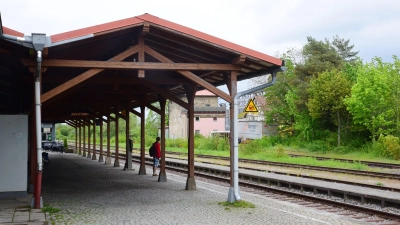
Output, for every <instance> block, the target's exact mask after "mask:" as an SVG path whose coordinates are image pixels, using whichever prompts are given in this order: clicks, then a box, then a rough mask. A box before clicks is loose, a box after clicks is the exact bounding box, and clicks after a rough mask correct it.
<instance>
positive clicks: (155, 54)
mask: <svg viewBox="0 0 400 225" xmlns="http://www.w3.org/2000/svg"><path fill="white" fill-rule="evenodd" d="M145 51H146V53H147V54H149V55H151V56H153V57H154V58H156V59H158V60H160V62H163V63H173V62H172V61H171V60H170V59H168V58H166V57H165V56H163V55H161V54H159V53H158V52H156V51H154V50H153V49H151V48H150V47H148V46H145ZM229 65H230V64H229ZM232 66H233V65H232ZM232 70H237V69H232ZM177 72H178V73H180V74H182V75H183V76H184V77H186V78H188V79H189V80H191V81H193V82H195V83H196V84H198V85H200V86H202V87H204V88H205V89H207V90H209V91H210V92H212V93H214V94H215V95H217V96H218V97H221V98H222V99H224V100H225V101H227V102H229V103H231V101H232V98H231V97H230V96H229V95H228V94H226V93H225V92H223V91H221V90H219V89H218V88H216V87H214V85H212V84H210V83H208V82H207V81H205V80H203V79H201V78H200V77H198V76H196V75H195V74H193V73H192V72H190V71H182V70H179V71H177Z"/></svg>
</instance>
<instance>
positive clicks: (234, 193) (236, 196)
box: [227, 67, 286, 203]
mask: <svg viewBox="0 0 400 225" xmlns="http://www.w3.org/2000/svg"><path fill="white" fill-rule="evenodd" d="M284 70H286V68H285V67H280V68H277V69H275V70H273V71H272V81H271V82H269V83H266V84H263V85H260V86H258V87H254V88H252V89H250V90H247V91H243V92H239V93H237V94H236V96H235V98H234V100H233V104H234V117H233V126H234V128H233V139H234V140H233V143H234V150H233V188H232V187H230V188H229V192H228V200H227V201H228V202H231V203H232V202H234V201H240V200H241V197H240V189H239V155H238V154H239V142H238V131H237V127H238V120H237V118H238V113H239V112H238V102H239V98H240V97H241V96H243V95H247V94H250V93H253V92H256V91H258V90H261V89H264V88H267V87H270V86H272V85H273V84H274V83H275V82H276V74H277V73H278V72H280V71H284Z"/></svg>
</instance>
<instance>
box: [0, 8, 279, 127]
mask: <svg viewBox="0 0 400 225" xmlns="http://www.w3.org/2000/svg"><path fill="white" fill-rule="evenodd" d="M221 29H223V28H221ZM2 30H3V31H4V32H5V33H7V32H8V33H9V34H15V35H19V36H20V35H21V33H18V32H14V31H12V30H11V29H7V30H5V27H3V26H2ZM3 31H2V32H3ZM13 32H14V33H13ZM10 55H12V57H11V58H10ZM0 59H1V60H2V63H4V61H7V60H8V61H9V60H11V61H12V65H7V66H3V69H4V71H5V73H6V74H9V75H10V76H11V78H10V77H8V78H6V77H5V76H3V75H2V76H1V78H0V85H2V86H0V88H1V89H0V96H1V97H2V99H3V96H6V94H4V91H3V90H6V89H7V90H10V91H15V90H13V86H12V85H15V84H20V85H21V86H20V87H25V88H23V89H22V90H20V89H17V90H19V91H18V92H19V93H13V96H14V98H12V99H10V101H12V103H8V104H18V103H15V101H17V102H18V101H19V105H16V106H12V107H11V108H12V109H14V108H19V109H20V110H21V111H24V110H25V108H27V107H28V106H29V104H27V106H21V105H23V104H24V103H25V102H31V101H33V99H32V96H31V93H33V91H31V90H30V89H32V88H33V87H32V86H31V85H30V84H31V83H32V82H33V71H34V68H35V67H36V58H35V51H33V49H29V48H26V47H24V46H21V45H18V44H14V43H11V42H8V41H6V40H0ZM282 63H283V61H282V60H280V59H278V58H275V57H271V56H269V55H266V54H263V53H260V52H257V51H255V50H251V49H248V48H245V47H243V46H239V45H236V44H234V43H231V42H228V41H225V40H222V39H219V38H217V37H214V36H211V35H208V34H205V33H202V32H199V31H196V30H194V29H191V28H188V27H185V26H182V25H179V24H176V23H173V22H170V21H167V20H164V19H161V18H159V17H156V16H153V15H150V14H143V15H140V16H135V17H132V18H127V19H123V20H118V21H114V22H110V23H105V24H100V25H96V26H92V27H87V28H83V29H78V30H74V31H69V32H65V33H60V34H56V35H51V36H49V43H47V48H45V49H44V51H43V63H42V77H41V84H42V94H41V102H42V122H44V123H57V122H63V121H65V120H70V119H74V118H73V116H72V114H71V113H73V112H84V111H85V112H86V111H87V112H89V113H90V114H91V115H93V116H96V115H98V116H100V115H102V114H103V113H107V112H110V110H111V109H115V107H121V108H125V107H127V106H128V107H130V108H136V107H139V106H141V105H142V106H143V104H144V105H145V106H146V107H149V108H150V109H152V110H155V111H157V110H158V109H157V108H156V107H153V106H152V105H151V104H152V103H154V102H158V101H159V99H160V98H166V99H169V100H171V101H174V102H176V103H178V104H180V105H181V106H183V107H184V108H188V105H187V103H186V102H185V101H182V100H181V99H180V97H182V96H184V95H185V94H186V93H187V92H186V90H187V87H188V86H192V87H193V86H195V87H196V89H197V90H205V89H207V90H209V91H210V92H212V93H214V94H216V95H217V96H219V97H220V98H222V99H224V100H226V101H227V102H231V101H232V98H233V96H231V95H230V93H225V92H223V91H221V90H219V89H218V88H217V86H220V85H227V87H228V89H229V90H230V88H231V87H230V85H232V82H231V79H230V78H231V73H232V71H236V74H237V81H241V80H246V79H250V78H253V77H257V76H261V75H265V74H269V73H271V71H272V70H274V69H276V68H279V67H281V66H282ZM4 67H9V68H4ZM10 70H11V71H13V72H11V73H10V72H7V71H10ZM0 72H1V71H0ZM17 73H18V74H17ZM17 77H18V79H20V82H11V83H12V85H11V83H10V79H11V80H13V79H15V78H17ZM21 91H22V92H23V93H29V95H26V94H23V93H22V94H21V93H20V92H21ZM2 104H3V103H2ZM0 106H1V105H0ZM3 107H8V108H10V105H6V104H5V103H4V106H3ZM0 111H1V110H0ZM3 111H4V110H3ZM114 111H115V110H114Z"/></svg>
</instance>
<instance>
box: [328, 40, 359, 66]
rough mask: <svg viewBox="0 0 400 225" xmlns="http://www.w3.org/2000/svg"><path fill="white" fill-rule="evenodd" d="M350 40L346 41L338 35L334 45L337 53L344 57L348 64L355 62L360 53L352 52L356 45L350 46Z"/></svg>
mask: <svg viewBox="0 0 400 225" xmlns="http://www.w3.org/2000/svg"><path fill="white" fill-rule="evenodd" d="M349 43H350V40H349V39H348V40H344V39H343V38H340V37H339V36H338V35H336V36H334V37H333V41H332V45H333V46H334V48H335V49H336V52H337V53H338V54H339V55H340V56H341V57H342V59H343V60H344V61H346V62H355V61H356V60H357V58H356V56H357V54H358V52H359V51H356V52H352V50H353V48H354V45H349Z"/></svg>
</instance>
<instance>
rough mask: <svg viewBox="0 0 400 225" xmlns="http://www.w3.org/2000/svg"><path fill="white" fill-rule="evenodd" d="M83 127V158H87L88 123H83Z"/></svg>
mask: <svg viewBox="0 0 400 225" xmlns="http://www.w3.org/2000/svg"><path fill="white" fill-rule="evenodd" d="M82 125H83V154H82V157H86V123H85V121H84V120H83V121H82Z"/></svg>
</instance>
